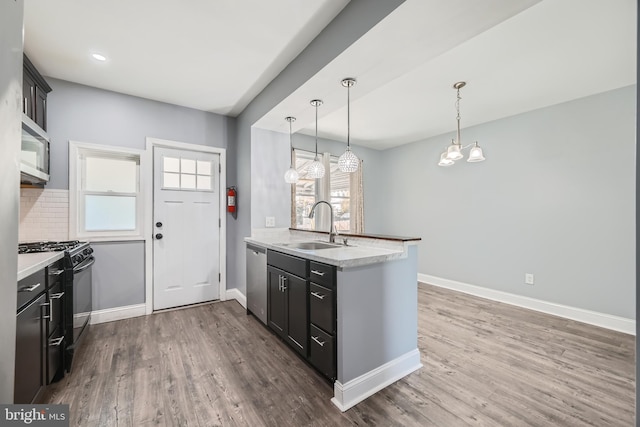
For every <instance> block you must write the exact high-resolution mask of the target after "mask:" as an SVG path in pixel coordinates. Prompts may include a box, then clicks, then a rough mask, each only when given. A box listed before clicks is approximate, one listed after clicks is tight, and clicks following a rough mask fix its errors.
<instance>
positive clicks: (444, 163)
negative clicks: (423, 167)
mask: <svg viewBox="0 0 640 427" xmlns="http://www.w3.org/2000/svg"><path fill="white" fill-rule="evenodd" d="M454 163H455V162H454V161H453V160H450V159H448V158H447V153H446V152H444V153H442V154H441V155H440V161H439V162H438V166H451V165H452V164H454Z"/></svg>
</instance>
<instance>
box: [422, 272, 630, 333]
mask: <svg viewBox="0 0 640 427" xmlns="http://www.w3.org/2000/svg"><path fill="white" fill-rule="evenodd" d="M418 281H419V282H424V283H428V284H430V285H434V286H439V287H441V288H447V289H451V290H454V291H459V292H464V293H466V294H470V295H475V296H478V297H481V298H486V299H490V300H494V301H499V302H503V303H506V304H511V305H515V306H518V307H523V308H528V309H530V310H535V311H541V312H543V313H547V314H552V315H554V316H559V317H564V318H565V319H571V320H576V321H578V322H583V323H588V324H590V325H595V326H600V327H602V328H607V329H611V330H614V331H618V332H623V333H625V334H629V335H635V334H636V321H635V320H634V319H627V318H625V317H619V316H613V315H610V314H605V313H599V312H597V311H591V310H585V309H582V308H577V307H570V306H568V305H562V304H556V303H553V302H548V301H543V300H539V299H535V298H529V297H525V296H521V295H516V294H511V293H508V292H503V291H497V290H494V289H489V288H484V287H482V286H476V285H470V284H468V283H462V282H456V281H455V280H449V279H443V278H442V277H436V276H431V275H428V274H420V273H419V274H418Z"/></svg>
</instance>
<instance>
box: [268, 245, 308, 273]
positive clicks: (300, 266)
mask: <svg viewBox="0 0 640 427" xmlns="http://www.w3.org/2000/svg"><path fill="white" fill-rule="evenodd" d="M267 264H269V265H272V266H274V267H277V268H279V269H281V270H284V271H286V272H287V273H291V274H295V275H296V276H298V277H302V278H306V277H307V260H305V259H302V258H298V257H295V256H291V255H287V254H283V253H281V252H275V251H271V250H268V251H267Z"/></svg>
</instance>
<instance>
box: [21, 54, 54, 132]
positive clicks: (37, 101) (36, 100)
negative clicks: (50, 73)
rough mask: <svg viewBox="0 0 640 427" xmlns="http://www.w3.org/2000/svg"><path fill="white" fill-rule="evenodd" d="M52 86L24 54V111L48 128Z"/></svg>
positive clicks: (42, 126) (44, 128) (38, 123)
mask: <svg viewBox="0 0 640 427" xmlns="http://www.w3.org/2000/svg"><path fill="white" fill-rule="evenodd" d="M49 92H51V86H49V84H48V83H47V82H46V80H45V79H44V77H42V75H41V74H40V73H39V72H38V70H37V69H36V67H35V66H34V65H33V63H32V62H31V61H30V60H29V58H28V57H27V55H24V54H23V75H22V112H23V113H24V114H25V115H26V116H27V117H29V118H30V119H31V120H33V121H34V122H36V124H37V125H38V126H40V127H41V128H42V129H43V130H45V131H46V130H47V95H48V93H49Z"/></svg>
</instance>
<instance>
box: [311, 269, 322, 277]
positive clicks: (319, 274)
mask: <svg viewBox="0 0 640 427" xmlns="http://www.w3.org/2000/svg"><path fill="white" fill-rule="evenodd" d="M311 272H312V273H313V274H317V275H318V276H320V277H322V276H324V272H322V271H318V270H311Z"/></svg>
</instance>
